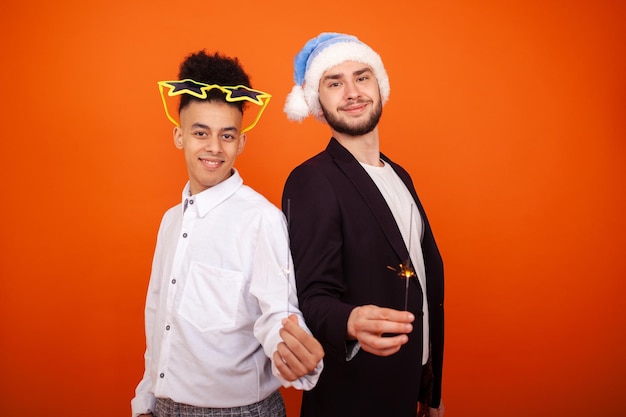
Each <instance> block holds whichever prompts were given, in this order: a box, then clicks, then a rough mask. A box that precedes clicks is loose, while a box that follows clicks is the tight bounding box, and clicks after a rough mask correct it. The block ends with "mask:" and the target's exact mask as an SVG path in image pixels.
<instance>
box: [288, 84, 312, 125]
mask: <svg viewBox="0 0 626 417" xmlns="http://www.w3.org/2000/svg"><path fill="white" fill-rule="evenodd" d="M283 111H284V112H285V113H287V118H288V119H289V120H293V121H295V122H301V121H302V120H303V119H306V118H307V117H308V115H309V106H307V104H306V100H305V99H304V90H303V89H302V87H301V86H299V85H294V86H293V88H292V89H291V92H290V93H289V94H288V95H287V100H286V101H285V107H284V108H283Z"/></svg>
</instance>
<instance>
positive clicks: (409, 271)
mask: <svg viewBox="0 0 626 417" xmlns="http://www.w3.org/2000/svg"><path fill="white" fill-rule="evenodd" d="M412 232H413V204H411V215H410V218H409V243H408V245H407V246H408V251H409V254H408V255H407V257H406V260H405V261H404V262H402V263H401V264H399V265H398V268H399V270H398V271H397V272H398V276H399V277H400V278H402V279H404V280H405V282H406V285H405V287H404V310H405V311H406V310H408V304H409V281H410V280H411V278H413V277H414V276H415V270H414V269H413V266H412V265H411V235H412ZM387 268H389V269H391V270H392V271H396V269H395V268H392V267H390V266H388V267H387Z"/></svg>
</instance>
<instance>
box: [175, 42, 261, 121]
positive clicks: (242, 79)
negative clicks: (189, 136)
mask: <svg viewBox="0 0 626 417" xmlns="http://www.w3.org/2000/svg"><path fill="white" fill-rule="evenodd" d="M178 79H179V80H185V79H191V80H194V81H197V82H200V83H205V84H217V85H221V86H236V85H244V86H246V87H249V88H252V86H251V85H250V77H249V76H248V74H246V72H245V71H244V70H243V68H242V66H241V64H240V63H239V60H238V59H237V58H231V57H228V56H225V55H223V54H220V53H219V52H214V53H213V54H207V52H206V51H205V50H201V51H198V52H194V53H192V54H190V55H188V56H187V57H186V58H185V60H184V61H183V63H182V64H180V70H179V72H178ZM205 100H206V101H223V102H225V103H227V104H230V105H233V106H235V107H237V108H238V109H239V111H241V112H242V113H243V109H244V104H243V103H244V102H243V101H238V102H234V103H233V102H228V101H226V98H225V95H224V93H223V92H222V91H221V90H219V89H217V88H214V89H211V90H209V91H208V93H207V98H206V99H204V100H203V99H199V98H197V97H194V96H192V95H190V94H182V95H181V98H180V104H179V105H178V112H179V113H180V111H181V110H182V109H184V108H185V107H186V106H188V105H189V103H191V102H192V101H205Z"/></svg>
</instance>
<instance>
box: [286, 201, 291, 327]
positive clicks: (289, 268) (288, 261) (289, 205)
mask: <svg viewBox="0 0 626 417" xmlns="http://www.w3.org/2000/svg"><path fill="white" fill-rule="evenodd" d="M290 220H291V199H290V198H288V199H287V262H286V265H287V267H286V268H285V275H286V277H287V317H289V293H291V280H290V279H289V272H290V270H291V248H290V244H289V224H290V223H289V222H290Z"/></svg>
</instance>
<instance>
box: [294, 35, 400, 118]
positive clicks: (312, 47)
mask: <svg viewBox="0 0 626 417" xmlns="http://www.w3.org/2000/svg"><path fill="white" fill-rule="evenodd" d="M346 61H354V62H360V63H362V64H366V65H369V66H370V67H371V68H372V71H373V72H374V76H375V77H376V80H377V81H378V88H379V90H380V96H381V99H382V103H383V104H385V102H386V101H387V99H388V98H389V91H390V89H389V77H388V76H387V72H386V71H385V67H384V66H383V61H382V59H381V58H380V56H379V55H378V54H377V53H376V52H375V51H374V50H373V49H372V48H370V47H369V46H367V45H366V44H364V43H363V42H361V41H360V40H359V39H358V38H357V37H355V36H352V35H346V34H343V33H334V32H324V33H321V34H320V35H318V36H317V37H315V38H313V39H311V40H309V41H308V42H307V43H306V44H305V45H304V48H302V50H301V51H300V52H299V53H298V54H297V55H296V57H295V59H294V80H295V82H296V85H295V86H294V87H293V88H292V90H291V92H290V93H289V95H288V96H287V100H286V102H285V107H284V108H283V110H284V112H285V113H287V117H288V118H289V119H290V120H295V121H301V120H303V119H305V118H306V117H308V115H309V114H313V115H317V114H318V113H319V111H320V109H321V107H320V101H319V93H318V90H319V82H320V78H322V75H323V74H324V72H325V71H327V70H328V69H330V68H332V67H334V66H335V65H339V64H341V63H343V62H346Z"/></svg>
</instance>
